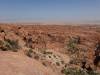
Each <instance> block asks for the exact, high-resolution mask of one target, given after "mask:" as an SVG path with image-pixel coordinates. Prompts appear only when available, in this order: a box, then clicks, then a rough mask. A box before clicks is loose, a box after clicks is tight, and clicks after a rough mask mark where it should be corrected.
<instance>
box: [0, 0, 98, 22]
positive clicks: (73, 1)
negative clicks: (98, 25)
mask: <svg viewBox="0 0 100 75" xmlns="http://www.w3.org/2000/svg"><path fill="white" fill-rule="evenodd" d="M0 21H1V22H2V21H7V22H21V21H22V22H23V21H26V22H27V21H29V22H31V21H32V22H35V21H37V22H46V21H61V22H66V23H67V22H100V0H0Z"/></svg>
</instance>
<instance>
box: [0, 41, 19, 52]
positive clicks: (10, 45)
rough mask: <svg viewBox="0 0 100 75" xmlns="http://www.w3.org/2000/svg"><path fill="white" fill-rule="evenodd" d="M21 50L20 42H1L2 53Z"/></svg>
mask: <svg viewBox="0 0 100 75" xmlns="http://www.w3.org/2000/svg"><path fill="white" fill-rule="evenodd" d="M19 48H20V46H19V44H18V40H16V41H15V40H10V39H6V40H4V41H0V49H1V50H2V51H7V50H12V51H13V52H17V51H18V49H19Z"/></svg>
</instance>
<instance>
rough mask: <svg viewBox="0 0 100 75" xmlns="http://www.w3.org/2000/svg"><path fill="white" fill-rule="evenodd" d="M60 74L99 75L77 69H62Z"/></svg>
mask: <svg viewBox="0 0 100 75" xmlns="http://www.w3.org/2000/svg"><path fill="white" fill-rule="evenodd" d="M62 73H63V74H64V75H100V74H99V73H96V72H94V71H91V72H88V71H87V70H83V69H77V68H67V69H63V70H62Z"/></svg>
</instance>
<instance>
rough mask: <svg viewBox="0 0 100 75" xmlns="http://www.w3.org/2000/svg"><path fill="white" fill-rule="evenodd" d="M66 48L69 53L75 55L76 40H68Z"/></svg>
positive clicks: (76, 49)
mask: <svg viewBox="0 0 100 75" xmlns="http://www.w3.org/2000/svg"><path fill="white" fill-rule="evenodd" d="M67 47H68V50H69V51H70V52H71V53H75V52H76V51H78V48H77V42H76V40H75V39H74V38H70V39H69V42H68V44H67Z"/></svg>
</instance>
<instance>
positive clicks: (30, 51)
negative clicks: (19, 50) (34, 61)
mask: <svg viewBox="0 0 100 75" xmlns="http://www.w3.org/2000/svg"><path fill="white" fill-rule="evenodd" d="M32 53H33V50H32V49H29V50H28V51H27V52H26V55H27V56H28V57H32Z"/></svg>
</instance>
